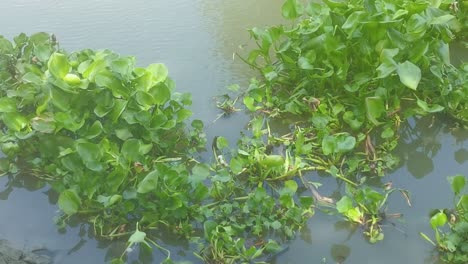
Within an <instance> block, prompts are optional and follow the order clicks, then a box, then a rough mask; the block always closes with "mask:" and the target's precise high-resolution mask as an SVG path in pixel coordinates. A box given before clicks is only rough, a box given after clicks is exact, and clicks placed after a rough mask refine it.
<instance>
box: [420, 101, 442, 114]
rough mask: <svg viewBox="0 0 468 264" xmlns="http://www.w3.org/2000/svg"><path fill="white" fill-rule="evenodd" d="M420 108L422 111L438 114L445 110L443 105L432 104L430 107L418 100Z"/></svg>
mask: <svg viewBox="0 0 468 264" xmlns="http://www.w3.org/2000/svg"><path fill="white" fill-rule="evenodd" d="M416 103H417V104H418V106H419V107H421V109H422V110H424V111H426V112H428V113H437V112H441V111H443V110H444V109H445V108H444V107H443V106H441V105H438V104H432V105H431V106H429V105H428V104H427V103H426V102H425V101H423V100H420V99H418V100H417V101H416Z"/></svg>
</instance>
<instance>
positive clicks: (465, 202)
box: [421, 175, 468, 264]
mask: <svg viewBox="0 0 468 264" xmlns="http://www.w3.org/2000/svg"><path fill="white" fill-rule="evenodd" d="M448 179H449V181H450V183H451V187H452V191H453V193H454V195H455V197H454V208H452V209H443V210H442V209H439V210H436V211H435V212H434V214H433V215H432V217H431V220H430V224H431V227H432V229H433V230H434V233H435V238H436V242H437V247H438V249H439V251H440V254H441V258H442V260H444V261H446V262H447V263H453V264H462V263H467V262H468V194H466V189H465V187H466V177H465V176H463V175H457V176H453V177H449V178H448ZM464 192H465V193H464ZM447 226H448V231H445V230H442V229H443V228H446V227H447ZM446 230H447V229H446ZM421 235H422V236H423V237H424V238H425V239H426V240H427V241H429V242H430V243H432V244H433V245H434V246H436V243H434V242H433V241H432V240H431V239H430V238H429V237H427V236H426V235H425V234H423V233H421Z"/></svg>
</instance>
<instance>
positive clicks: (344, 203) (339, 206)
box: [336, 196, 353, 214]
mask: <svg viewBox="0 0 468 264" xmlns="http://www.w3.org/2000/svg"><path fill="white" fill-rule="evenodd" d="M352 208H353V200H351V198H349V197H348V196H343V197H341V199H340V200H339V201H338V202H336V210H338V212H339V213H341V214H344V213H346V212H348V211H349V210H351V209H352Z"/></svg>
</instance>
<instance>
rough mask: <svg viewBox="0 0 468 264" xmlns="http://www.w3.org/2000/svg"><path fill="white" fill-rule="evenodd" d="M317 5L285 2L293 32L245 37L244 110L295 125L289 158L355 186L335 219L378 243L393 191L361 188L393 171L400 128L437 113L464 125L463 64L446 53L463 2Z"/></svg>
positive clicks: (457, 33)
mask: <svg viewBox="0 0 468 264" xmlns="http://www.w3.org/2000/svg"><path fill="white" fill-rule="evenodd" d="M323 2H324V3H316V2H314V1H310V2H309V3H308V4H307V5H304V4H303V3H302V2H301V1H296V0H286V1H285V3H284V4H283V6H282V14H283V16H284V17H285V18H287V19H293V20H294V24H293V25H292V26H291V27H286V26H284V25H280V26H272V27H268V28H266V29H259V28H253V29H251V30H250V34H251V36H252V37H253V38H254V39H255V40H256V43H257V48H256V49H253V50H251V51H250V52H249V53H248V55H247V56H246V57H245V58H242V59H243V60H244V61H245V62H246V63H247V64H249V65H250V66H251V67H253V68H255V69H257V70H258V71H259V74H260V77H259V78H254V79H252V80H251V82H250V85H249V87H248V89H247V90H246V91H245V94H244V98H243V102H244V104H245V106H246V107H247V108H248V109H249V110H250V111H252V112H255V113H257V114H260V115H265V116H268V117H269V118H275V117H281V118H284V117H287V116H291V115H292V116H296V117H297V120H299V121H297V122H296V123H295V126H294V128H293V129H294V130H295V131H293V132H292V134H293V135H294V137H293V140H294V141H296V143H297V142H298V141H299V142H308V144H307V147H306V149H305V150H304V151H303V152H302V153H301V149H298V150H295V151H298V153H299V154H302V156H303V160H304V161H305V162H306V165H305V166H304V167H317V168H323V167H324V170H325V171H327V172H328V173H330V174H332V175H333V176H338V178H339V179H341V180H344V181H345V182H346V183H347V185H348V187H352V188H347V190H348V194H347V196H345V197H347V198H345V200H342V203H340V204H339V206H338V205H337V206H338V207H339V208H338V211H339V212H340V213H342V214H343V215H344V216H345V217H346V218H347V219H348V220H350V221H354V222H357V223H361V224H362V225H363V226H366V230H367V231H366V233H367V235H368V237H369V238H370V240H371V241H373V242H374V241H377V240H379V239H381V238H382V237H383V234H381V233H380V229H379V228H378V223H379V222H380V221H381V217H379V215H380V214H381V213H382V212H381V211H382V209H383V208H382V206H383V205H384V204H385V202H386V200H387V196H388V193H389V192H388V191H386V192H385V193H379V192H377V191H374V190H371V189H368V188H369V187H367V186H366V181H367V180H368V178H369V177H372V176H376V175H378V176H383V175H384V174H385V173H386V172H387V171H388V170H389V169H392V168H395V167H396V165H397V164H398V159H397V158H396V157H395V156H394V155H393V154H392V150H393V149H394V148H395V147H396V146H397V144H398V137H399V136H398V135H399V127H400V123H401V122H402V121H406V120H407V119H408V118H410V117H412V116H416V115H427V114H433V113H443V114H445V115H447V116H449V117H452V118H453V119H454V120H456V121H457V122H458V123H459V124H461V125H466V124H468V116H467V114H468V111H466V109H467V107H468V100H467V98H468V65H467V64H462V65H460V66H458V68H457V67H456V66H454V65H452V64H451V63H450V52H449V44H450V42H452V41H453V40H454V39H456V37H459V39H463V34H464V33H463V32H464V29H465V28H466V26H465V23H466V19H465V18H464V14H462V13H460V10H462V9H463V10H464V8H465V6H464V5H465V3H462V5H463V6H461V5H458V9H455V8H454V2H453V1H426V0H421V1H408V0H399V1H386V0H376V1H365V0H349V1H334V0H325V1H323ZM298 129H299V131H300V132H298ZM299 134H301V135H299ZM393 190H394V189H392V190H391V191H390V192H392V191H393ZM402 193H403V194H404V196H405V198H407V193H406V192H402ZM361 196H362V197H365V198H363V199H361V198H358V197H361ZM353 200H354V202H353ZM371 201H372V202H371ZM369 203H372V205H370V204H369ZM356 206H357V207H356ZM358 209H359V210H358ZM353 210H354V211H353ZM351 211H352V212H351ZM365 214H366V215H367V216H364V215H365ZM369 223H370V225H369Z"/></svg>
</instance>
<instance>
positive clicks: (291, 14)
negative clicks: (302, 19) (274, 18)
mask: <svg viewBox="0 0 468 264" xmlns="http://www.w3.org/2000/svg"><path fill="white" fill-rule="evenodd" d="M303 12H304V7H303V6H302V4H301V3H299V2H297V0H286V2H284V4H283V6H282V7H281V14H282V15H283V17H284V18H286V19H295V18H297V17H299V16H300V15H302V13H303Z"/></svg>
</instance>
